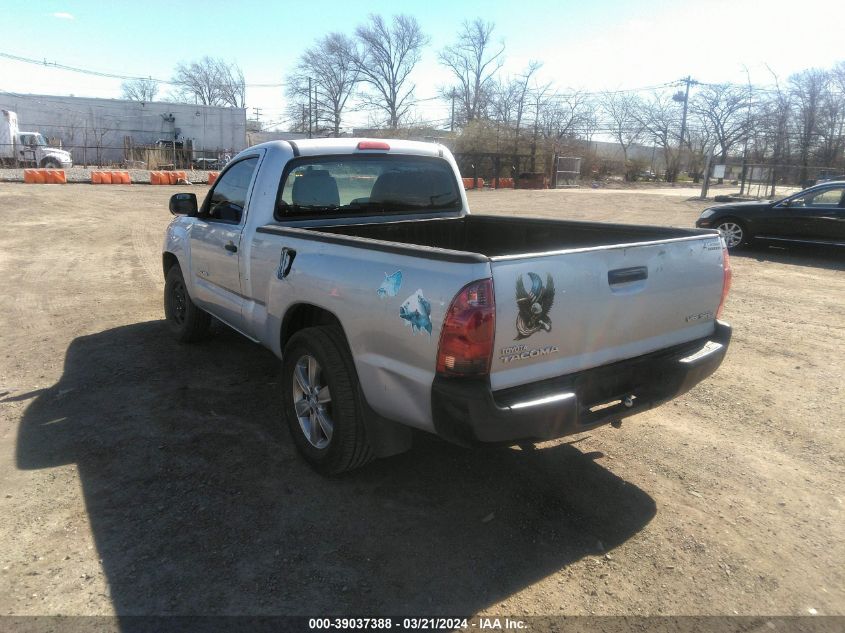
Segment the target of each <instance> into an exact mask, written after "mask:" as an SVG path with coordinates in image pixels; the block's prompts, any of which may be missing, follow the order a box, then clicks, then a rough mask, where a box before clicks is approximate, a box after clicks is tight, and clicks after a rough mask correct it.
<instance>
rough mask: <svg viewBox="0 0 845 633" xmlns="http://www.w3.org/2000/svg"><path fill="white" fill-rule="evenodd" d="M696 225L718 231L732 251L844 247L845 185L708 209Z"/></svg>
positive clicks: (833, 185) (806, 190) (828, 184)
mask: <svg viewBox="0 0 845 633" xmlns="http://www.w3.org/2000/svg"><path fill="white" fill-rule="evenodd" d="M695 225H696V226H697V227H699V228H705V229H719V231H721V233H722V236H723V237H724V238H725V243H726V244H727V246H728V248H729V249H733V248H737V247H739V246H742V245H743V244H750V243H752V242H760V243H767V244H777V243H783V242H804V243H810V244H826V245H832V246H845V182H843V181H839V182H826V183H824V184H819V185H816V186H815V187H810V188H809V189H805V190H804V191H801V192H799V193H796V194H794V195H791V196H789V197H788V198H783V199H782V200H761V201H757V202H738V203H730V204H722V205H719V206H715V207H709V208H707V209H705V210H704V211H702V213H701V216H700V217H699V218H698V220H697V221H696V223H695Z"/></svg>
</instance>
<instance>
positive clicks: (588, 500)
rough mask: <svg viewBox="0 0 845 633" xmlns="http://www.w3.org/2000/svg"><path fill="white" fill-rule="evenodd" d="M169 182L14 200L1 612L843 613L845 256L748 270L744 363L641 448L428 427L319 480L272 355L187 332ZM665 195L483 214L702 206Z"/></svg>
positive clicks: (0, 447)
mask: <svg viewBox="0 0 845 633" xmlns="http://www.w3.org/2000/svg"><path fill="white" fill-rule="evenodd" d="M173 189H174V188H167V187H162V188H158V187H148V186H114V187H107V188H106V187H104V188H97V187H91V186H86V185H67V186H52V187H50V186H24V185H17V184H8V183H7V184H0V227H2V228H0V293H2V297H3V310H2V312H0V504H2V505H0V508H2V511H1V512H0V539H2V546H0V614H56V613H61V614H113V613H119V614H153V613H155V614H193V613H226V614H242V613H249V614H276V613H283V614H308V615H324V614H359V615H373V614H385V613H386V614H418V615H419V614H428V615H431V614H441V615H453V614H456V613H462V614H470V613H479V612H483V613H488V614H501V615H506V614H512V615H525V614H587V613H599V614H736V613H739V614H749V615H761V614H766V615H786V614H795V615H801V614H804V615H806V614H808V613H819V614H845V538H843V537H845V531H843V499H845V492H843V491H845V487H844V486H843V483H845V469H844V468H843V466H845V459H843V446H845V441H843V440H844V439H845V438H843V421H845V415H844V414H843V410H845V407H843V396H845V367H843V364H845V363H843V350H844V349H845V316H843V307H845V275H843V270H844V269H845V261H843V259H845V258H843V257H842V255H840V254H837V253H824V252H821V253H817V252H813V251H806V250H796V251H793V250H790V251H784V250H753V251H751V252H749V253H747V254H744V255H741V256H736V257H734V260H733V261H734V290H733V294H732V296H731V298H730V300H729V304H728V309H727V312H726V317H727V318H728V319H729V320H730V321H731V322H732V324H733V325H734V328H735V334H734V342H733V344H732V347H731V350H730V353H729V355H728V359H727V360H726V362H725V364H724V365H723V366H722V368H721V369H720V370H719V371H718V372H717V374H716V375H715V376H713V377H712V378H711V379H710V380H708V381H707V382H705V383H704V384H702V385H700V386H698V387H697V388H695V389H694V390H693V391H692V392H690V393H689V394H687V395H686V396H684V397H683V398H681V399H680V400H678V401H676V402H674V403H672V404H668V405H665V406H663V407H662V408H659V409H657V410H654V411H651V412H649V413H646V414H643V415H640V416H637V417H635V418H633V419H630V420H628V421H626V422H625V424H624V425H623V426H622V428H621V430H614V429H612V428H610V427H606V428H603V429H599V430H597V431H594V432H591V433H589V434H584V435H582V436H578V437H575V438H567V439H566V440H562V441H556V442H549V443H546V444H543V445H540V446H538V447H537V449H536V450H533V451H528V450H525V451H523V450H520V449H516V448H491V449H485V450H476V451H466V450H463V449H459V448H456V447H452V446H449V445H446V444H444V443H442V442H440V441H438V440H436V439H434V438H429V437H422V436H421V437H419V438H418V440H419V441H418V442H417V443H416V446H415V448H414V450H413V451H411V452H410V453H407V454H405V455H402V456H398V457H395V458H392V459H389V460H383V461H380V462H377V463H374V464H372V465H370V466H368V467H367V468H365V469H364V470H361V471H358V472H355V473H353V474H351V475H349V476H345V477H343V478H339V479H324V478H321V477H319V476H317V475H315V474H314V473H313V472H312V471H311V470H310V469H309V468H308V467H307V466H305V464H304V463H303V462H302V461H301V460H299V459H298V458H297V456H296V454H295V452H294V449H293V446H292V443H291V441H290V440H289V438H288V436H287V433H286V431H283V430H281V428H280V424H279V409H280V396H279V386H278V384H277V382H276V381H277V378H278V369H279V363H278V362H277V360H276V359H275V358H274V357H273V356H272V355H271V354H270V353H269V352H266V351H264V350H262V349H261V348H259V347H257V346H255V345H253V344H251V343H249V342H247V341H246V340H244V339H242V338H240V337H239V336H238V335H236V334H233V333H230V332H228V331H224V330H222V329H221V330H220V331H219V332H218V334H217V335H216V336H215V337H214V338H213V339H211V340H210V341H208V342H207V343H205V344H203V345H200V346H196V347H180V346H179V345H177V344H175V343H173V342H171V340H170V339H169V338H168V337H167V335H166V332H165V331H164V328H163V325H162V321H161V318H162V310H161V293H162V288H163V281H162V275H161V270H160V263H159V261H160V259H159V257H160V255H159V248H160V242H161V239H162V235H163V230H164V227H165V225H166V224H167V222H168V221H169V219H170V216H169V214H168V212H167V210H166V205H167V198H168V196H169V195H170V194H171V193H173ZM197 189H198V190H199V191H203V192H204V191H205V189H204V188H202V187H197ZM660 194H661V195H650V194H649V192H648V191H647V190H646V191H638V192H608V191H598V192H597V191H591V190H578V191H544V192H515V191H500V192H480V193H473V194H472V195H471V202H472V204H473V205H474V208H475V210H476V211H477V212H484V213H486V212H503V213H514V214H522V213H531V214H544V215H549V216H553V217H566V218H585V219H595V220H609V221H630V222H633V223H666V224H672V225H678V226H689V225H691V223H692V222H693V220H694V218H695V217H696V216H697V214H698V212H699V211H700V210H701V208H703V206H704V204H703V203H701V202H689V201H686V198H685V196H689V195H692V194H691V192H688V191H680V190H679V191H676V192H674V193H669V194H666V193H665V190H661V192H660Z"/></svg>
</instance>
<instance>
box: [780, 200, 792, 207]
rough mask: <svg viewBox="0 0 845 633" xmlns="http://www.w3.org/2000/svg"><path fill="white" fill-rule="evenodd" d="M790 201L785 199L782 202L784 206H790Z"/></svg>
mask: <svg viewBox="0 0 845 633" xmlns="http://www.w3.org/2000/svg"><path fill="white" fill-rule="evenodd" d="M789 202H790V201H789V200H784V201H783V202H781V204H782V205H783V206H785V207H788V206H789Z"/></svg>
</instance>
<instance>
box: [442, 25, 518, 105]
mask: <svg viewBox="0 0 845 633" xmlns="http://www.w3.org/2000/svg"><path fill="white" fill-rule="evenodd" d="M494 28H495V25H494V24H493V23H492V22H484V21H483V20H482V19H480V18H476V19H475V20H473V21H472V22H469V21H465V22H464V23H463V25H462V27H461V31H460V32H459V33H458V41H457V42H456V43H455V44H452V45H451V46H447V47H446V48H444V49H443V50H442V51H441V52H440V55H439V60H440V63H441V64H443V65H444V66H446V67H447V68H448V69H449V70H450V71H451V73H452V74H453V75H454V76H455V79H456V80H457V86H455V90H456V94H457V97H458V99H459V101H460V104H461V114H462V115H463V116H462V119H463V120H464V122H469V121H474V120H475V119H478V118H481V117H482V115H483V114H484V109H485V105H486V104H487V102H488V101H489V98H490V89H491V83H492V80H493V76H494V75H495V74H496V72H497V71H498V70H499V69H500V68H501V67H502V64H503V63H504V58H503V54H504V52H505V45H504V43H500V44H494V43H493V29H494Z"/></svg>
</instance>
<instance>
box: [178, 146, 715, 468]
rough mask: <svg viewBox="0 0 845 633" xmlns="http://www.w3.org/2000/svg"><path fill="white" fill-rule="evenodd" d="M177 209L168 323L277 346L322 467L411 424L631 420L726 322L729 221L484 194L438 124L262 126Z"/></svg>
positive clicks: (403, 434)
mask: <svg viewBox="0 0 845 633" xmlns="http://www.w3.org/2000/svg"><path fill="white" fill-rule="evenodd" d="M170 210H171V212H172V213H174V214H175V215H177V216H178V217H177V218H176V219H174V220H173V222H172V223H171V224H170V226H169V227H168V230H167V236H166V239H165V242H164V252H163V265H164V275H165V278H166V284H165V291H164V292H165V296H164V307H165V314H166V318H167V321H168V323H169V327H170V328H171V329H172V331H173V333H174V334H175V336H176V337H177V338H178V340H180V341H182V342H192V341H197V340H200V339H201V338H202V337H203V336H204V335H205V334H206V331H207V329H208V326H209V324H210V320H211V318H212V317H213V318H215V319H218V320H219V321H222V322H223V323H225V324H227V325H228V326H230V327H232V328H233V329H235V330H237V331H238V332H240V333H242V334H243V335H244V336H246V337H248V338H250V339H252V340H253V341H257V342H259V343H261V344H262V345H264V346H266V347H267V348H269V349H270V350H272V351H273V353H275V354H276V355H277V356H279V357H280V358H281V360H282V380H281V385H282V392H283V393H282V395H283V407H284V409H283V411H281V416H282V417H283V418H284V420H285V422H286V424H287V425H288V427H289V428H290V431H291V433H292V436H293V440H294V442H295V443H296V446H297V447H298V449H299V451H300V452H301V454H302V455H303V456H304V457H305V458H306V459H307V460H308V461H309V462H310V463H311V464H312V465H313V466H314V467H315V468H316V469H317V470H319V471H321V472H324V473H338V472H341V471H344V470H348V469H351V468H355V467H358V466H361V465H363V464H364V463H366V462H367V461H369V460H370V459H372V458H373V457H384V456H388V455H392V454H396V453H399V452H401V451H403V450H406V449H407V448H408V447H409V446H410V443H411V437H412V435H411V427H414V428H417V429H421V430H423V431H429V432H432V433H436V434H438V435H440V436H441V437H443V438H446V439H448V440H450V441H453V442H457V443H460V444H464V445H473V444H478V443H517V442H521V441H535V440H548V439H553V438H558V437H562V436H564V435H569V434H573V433H579V432H581V431H585V430H588V429H592V428H594V427H597V426H599V425H602V424H606V423H610V422H613V423H618V422H619V421H620V420H621V419H622V418H623V417H626V416H630V415H633V414H635V413H638V412H640V411H644V410H646V409H649V408H652V407H654V406H656V405H658V404H660V403H662V402H665V401H666V400H669V399H671V398H673V397H675V396H677V395H679V394H681V393H683V392H685V391H687V390H688V389H690V388H691V387H692V386H693V385H695V384H696V383H698V382H699V381H701V380H702V379H704V378H705V377H707V376H708V375H710V374H711V373H712V372H713V371H715V369H716V368H717V367H718V366H719V364H720V363H721V361H722V359H723V358H724V356H725V352H726V350H727V346H728V342H729V340H730V333H731V329H730V326H728V325H727V324H725V323H723V322H721V321H719V320H718V318H719V316H720V312H721V310H722V306H723V305H724V302H725V298H726V296H727V292H728V288H729V285H730V266H729V263H728V256H727V252H726V250H725V247H724V243H723V241H722V239H721V238H720V236H719V234H718V233H717V232H716V231H713V230H688V229H678V228H666V227H646V226H627V225H616V224H597V223H589V222H568V221H562V220H550V219H540V218H537V219H534V218H524V217H500V216H478V215H470V213H469V207H468V205H467V199H466V194H465V192H464V190H463V187H462V186H461V179H460V174H459V172H458V169H457V166H456V164H455V161H454V159H453V157H452V155H451V154H450V153H449V151H448V150H447V149H445V148H444V147H442V146H440V145H437V144H433V143H416V142H409V141H395V140H390V141H381V140H378V141H377V140H366V139H365V140H361V139H320V140H309V141H297V142H292V141H291V142H285V141H276V142H271V143H265V144H262V145H258V146H256V147H251V148H249V149H247V150H244V151H243V152H241V153H240V154H239V155H238V156H237V157H236V158H235V159H234V160H233V161H232V162H231V163H229V165H227V167H226V169H225V170H224V171H223V172H222V173H221V174H220V177H219V178H218V180H217V181H216V183H215V184H214V186H213V187H212V188H211V190H210V191H209V193H208V195H207V196H206V198H205V200H204V202H203V203H202V205H198V204H197V198H196V196H195V195H194V194H191V193H178V194H176V195H174V196H173V197H172V198H171V201H170Z"/></svg>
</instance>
